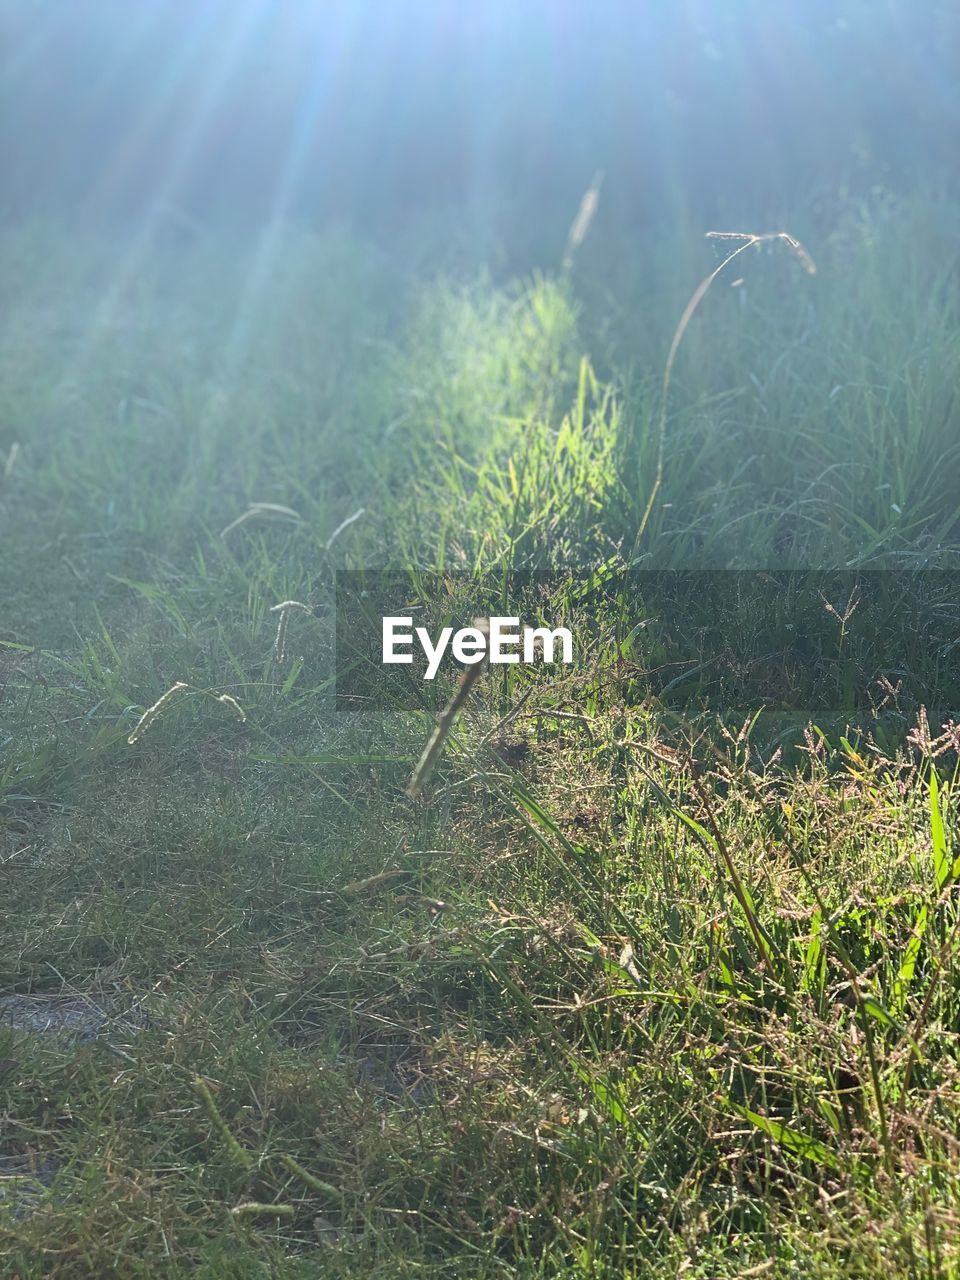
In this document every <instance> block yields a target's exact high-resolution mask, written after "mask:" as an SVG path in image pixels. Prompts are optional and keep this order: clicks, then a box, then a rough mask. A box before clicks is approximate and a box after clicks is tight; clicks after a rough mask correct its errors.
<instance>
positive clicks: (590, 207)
mask: <svg viewBox="0 0 960 1280" xmlns="http://www.w3.org/2000/svg"><path fill="white" fill-rule="evenodd" d="M602 181H603V173H602V171H601V172H599V173H597V174H595V175H594V179H593V182H592V183H591V184H590V186H589V187H588V188H587V189H586V191H585V192H584V193H583V199H582V200H581V201H580V208H579V209H578V210H577V216H576V217H575V218H574V220H573V222H572V223H571V226H570V231H569V233H568V234H567V244H566V248H565V249H564V251H563V269H564V271H569V270H570V268H571V267H572V266H573V258H574V254H575V253H576V252H577V250H578V249H579V248H580V246H581V245H582V244H583V242H584V240H586V238H587V232H588V231H589V230H590V224H591V223H592V222H593V219H594V218H595V217H596V213H597V209H598V208H599V207H600V184H601V182H602Z"/></svg>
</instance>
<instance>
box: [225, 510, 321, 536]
mask: <svg viewBox="0 0 960 1280" xmlns="http://www.w3.org/2000/svg"><path fill="white" fill-rule="evenodd" d="M263 516H266V517H268V518H274V519H280V520H293V521H294V522H295V523H297V524H300V523H301V516H300V513H299V511H294V509H293V507H283V506H281V505H280V503H279V502H251V503H250V505H249V507H247V509H246V511H244V513H243V515H241V516H237V518H236V520H231V521H230V523H229V524H228V525H227V526H226V528H224V529H221V530H220V537H221V538H225V537H226V536H227V534H228V533H230V532H232V530H234V529H237V528H239V527H240V525H242V524H246V523H247V521H248V520H256V519H258V518H260V517H263Z"/></svg>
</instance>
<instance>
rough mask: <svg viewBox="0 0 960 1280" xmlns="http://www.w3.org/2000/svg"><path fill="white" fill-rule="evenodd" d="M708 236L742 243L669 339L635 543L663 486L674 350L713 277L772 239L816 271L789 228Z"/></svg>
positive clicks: (697, 294)
mask: <svg viewBox="0 0 960 1280" xmlns="http://www.w3.org/2000/svg"><path fill="white" fill-rule="evenodd" d="M707 238H708V239H709V240H740V241H742V242H743V243H742V244H740V245H738V247H737V248H736V249H734V250H733V251H732V253H729V254H727V256H726V257H725V258H724V260H723V261H722V262H721V263H720V265H719V267H717V268H716V269H715V270H714V271H711V272H710V274H709V275H708V276H707V277H706V278H705V279H703V280H701V281H700V283H699V284H698V285H697V287H696V289H694V291H693V293H692V294H691V296H690V301H689V302H688V303H687V305H686V306H685V307H684V309H683V315H682V316H681V317H680V320H679V322H678V323H677V327H676V329H674V331H673V339H672V340H671V342H670V351H669V353H668V355H667V363H666V364H665V365H664V368H663V385H662V387H661V390H660V429H659V438H658V443H657V470H656V474H655V476H654V481H653V488H652V489H651V491H650V497H649V498H648V500H647V505H646V508H645V510H644V513H643V518H642V520H641V521H640V528H639V530H638V532H637V542H639V541H640V539H641V538H642V537H643V533H644V530H645V529H646V527H647V522H648V521H649V519H650V513H651V512H652V510H653V504H654V502H655V501H656V498H657V494H658V493H659V492H660V489H661V488H662V486H663V451H664V444H665V442H666V436H667V398H668V395H669V393H670V379H671V377H672V375H673V364H674V361H675V360H676V358H677V352H678V351H679V349H680V343H681V342H682V341H683V336H684V334H685V333H686V332H687V328H688V326H689V324H690V321H691V320H692V319H693V317H694V314H695V313H696V310H697V307H699V305H700V303H701V302H702V301H703V299H704V297H705V296H706V294H707V290H708V289H709V288H710V286H711V285H712V284H713V282H714V280H716V278H717V276H718V275H720V273H721V272H722V271H724V270H725V269H726V268H727V267H728V266H729V265H730V263H731V262H733V260H734V258H738V257H739V256H740V254H741V253H744V252H745V251H746V250H747V249H752V248H753V246H754V245H758V244H767V243H769V242H770V241H772V240H778V241H781V242H782V243H783V244H785V245H786V246H787V248H788V249H789V250H790V251H791V253H793V254H794V256H795V257H796V258H797V259H798V260H799V262H800V265H801V266H802V267H803V269H804V271H806V273H807V275H811V276H812V275H816V273H817V267H816V263H815V262H814V261H813V258H811V256H810V254H809V253H807V251H806V249H805V248H804V247H803V245H802V244H801V243H800V241H799V240H797V239H796V237H795V236H792V235H790V233H789V231H766V232H763V233H762V234H756V233H754V232H752V231H708V232H707Z"/></svg>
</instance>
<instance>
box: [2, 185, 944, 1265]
mask: <svg viewBox="0 0 960 1280" xmlns="http://www.w3.org/2000/svg"><path fill="white" fill-rule="evenodd" d="M957 225H958V210H957V208H956V206H955V205H954V204H952V203H951V202H950V200H949V199H948V198H946V197H939V196H937V195H936V194H935V193H930V192H925V193H918V194H917V195H916V196H915V197H911V198H909V199H893V198H888V199H881V198H880V197H879V196H877V197H876V198H875V199H872V200H870V201H868V202H865V203H862V204H861V203H855V202H853V201H851V202H850V203H849V205H848V206H846V207H843V208H841V209H839V210H836V211H834V213H833V215H832V216H831V217H830V218H829V219H828V220H820V221H818V220H816V219H814V218H813V216H812V214H811V217H810V221H809V225H808V226H802V225H798V226H791V227H790V228H789V230H790V231H791V232H793V233H795V234H796V235H797V236H798V237H799V239H800V240H801V241H802V242H803V243H804V245H805V246H806V248H807V249H808V250H809V252H810V254H811V255H812V256H813V258H814V259H815V261H816V266H817V271H816V274H815V275H811V274H809V273H808V272H807V271H805V270H804V269H803V264H802V263H801V262H799V261H798V259H797V257H796V255H795V254H793V253H791V252H790V250H789V248H788V247H786V246H784V244H783V243H780V242H771V243H765V244H762V245H757V246H754V247H752V248H750V249H749V250H748V251H747V252H745V253H744V254H743V255H741V257H740V258H739V259H738V260H737V262H736V264H732V265H731V268H729V269H728V270H726V271H725V272H723V273H722V274H721V275H720V276H719V277H718V278H717V280H716V282H715V283H714V285H713V287H712V289H711V291H710V292H709V293H708V294H707V295H706V297H705V298H704V299H703V301H702V302H701V304H700V306H699V308H698V309H697V310H696V313H695V315H694V316H693V318H692V320H691V322H690V325H689V327H688V328H687V330H686V332H685V333H684V335H683V340H682V343H681V345H680V347H679V349H678V351H677V355H676V360H675V362H674V365H673V368H672V376H671V380H670V386H669V397H668V399H667V401H666V402H664V401H663V372H664V367H665V363H666V361H667V357H668V352H669V350H670V344H671V338H672V337H673V335H674V333H675V331H676V325H677V322H678V320H679V319H680V317H681V314H682V313H683V309H684V306H685V305H686V303H687V302H688V300H689V299H690V297H691V295H692V294H693V292H694V290H695V288H696V287H697V285H698V283H699V282H700V281H701V280H702V279H704V278H705V277H706V276H707V274H708V273H709V272H710V271H712V270H713V269H714V268H715V267H716V266H717V265H719V263H720V262H721V261H722V259H723V255H724V253H725V252H728V251H729V249H728V245H727V242H718V241H713V240H704V239H702V233H703V232H704V231H705V230H707V229H708V228H706V227H699V228H697V227H690V226H686V225H684V224H682V223H680V222H678V223H676V224H674V225H672V226H668V227H664V228H663V229H662V230H660V231H656V232H654V231H653V230H648V231H646V232H644V233H643V234H642V235H640V234H638V235H637V236H636V237H634V238H632V239H631V240H627V239H626V238H625V239H624V240H623V242H622V243H615V242H611V241H610V240H609V239H607V240H605V241H601V240H599V239H591V238H587V239H586V241H585V242H584V244H583V246H582V247H581V248H580V249H579V250H578V252H577V254H576V255H575V256H574V258H573V261H572V265H570V267H569V269H566V270H564V269H562V268H561V267H560V265H559V263H558V264H557V265H556V266H555V267H554V268H551V269H544V270H543V271H542V272H541V273H539V274H536V275H525V276H524V277H523V278H521V279H516V278H511V277H510V275H509V272H508V271H506V270H504V271H501V272H500V273H499V274H497V272H496V271H494V270H492V269H490V268H485V267H484V266H483V264H482V261H481V259H484V258H485V257H486V255H485V254H484V253H480V252H479V251H477V250H476V249H475V248H474V247H473V246H472V245H471V242H470V239H469V237H468V236H466V235H465V234H464V235H461V234H460V233H458V228H457V225H456V224H455V222H453V221H451V222H450V223H449V225H442V226H440V227H439V228H438V226H437V225H432V226H430V227H427V228H422V227H421V228H419V229H417V228H416V227H412V228H411V229H409V230H408V231H407V232H406V233H404V236H403V237H401V238H400V239H399V241H397V242H395V243H393V244H392V245H391V246H390V248H389V250H388V249H386V248H384V247H383V246H382V245H379V244H376V243H374V242H372V241H369V242H365V241H363V240H361V239H358V238H357V237H355V236H354V235H352V234H350V233H348V232H346V231H342V232H336V231H325V232H317V231H313V232H311V231H308V230H306V229H303V228H298V227H296V226H293V225H291V226H287V227H281V228H280V229H278V230H277V231H276V232H275V234H274V235H273V236H272V237H267V238H266V239H264V240H255V239H244V238H243V237H242V236H241V235H240V234H239V233H238V235H237V237H236V238H235V239H233V240H231V239H230V238H229V237H224V236H219V237H218V238H216V239H214V238H213V237H208V236H207V235H206V234H205V232H204V230H203V227H202V226H201V227H198V228H195V229H193V230H191V231H185V230H183V229H182V228H179V227H176V226H174V227H172V228H170V229H169V234H167V233H166V231H164V232H163V234H157V235H152V234H151V235H150V236H148V235H147V234H146V233H144V234H143V235H141V236H140V237H139V238H138V237H136V236H134V235H132V236H131V237H130V238H129V239H128V240H125V241H124V240H120V241H118V240H116V239H111V238H108V237H106V236H98V235H96V234H94V233H90V234H89V235H87V236H83V235H79V236H78V235H77V234H76V233H75V232H72V233H71V234H69V235H68V234H67V233H66V232H65V231H64V230H63V229H62V228H61V227H59V226H58V225H57V223H56V222H51V223H50V224H49V225H41V224H38V223H35V224H31V225H29V226H28V227H26V228H23V227H21V228H20V229H16V228H9V229H7V230H5V231H4V232H3V233H2V237H0V276H2V278H3V279H4V281H5V285H6V292H7V305H6V312H5V315H4V318H3V323H2V333H0V545H2V548H3V551H2V559H0V600H2V613H0V887H2V893H0V912H2V917H3V923H2V929H0V1255H2V1257H3V1259H4V1261H3V1264H2V1269H3V1273H4V1274H5V1275H10V1276H20V1277H34V1276H40V1275H53V1276H93V1277H109V1276H118V1277H134V1276H160V1275H162V1276H186V1275H191V1276H209V1277H218V1278H219V1277H225V1276H237V1277H253V1276H258V1277H259V1276H264V1277H265V1276H281V1277H290V1278H291V1280H292V1278H293V1277H307V1276H311V1277H312V1276H324V1277H326V1276H330V1277H373V1276H376V1277H394V1276H396V1277H407V1276H409V1277H413V1276H429V1277H451V1280H452V1278H453V1277H464V1278H466V1277H500V1276H508V1275H517V1276H531V1277H532V1276H554V1275H565V1276H566V1275H569V1276H571V1277H583V1278H584V1280H586V1278H587V1277H590V1278H591V1280H593V1278H599V1277H608V1276H609V1277H614V1276H618V1277H619V1276H636V1277H646V1276H649V1277H654V1276H656V1277H673V1276H680V1275H682V1276H686V1277H691V1278H692V1277H703V1278H708V1277H710V1278H713V1277H731V1278H732V1277H740V1276H764V1277H770V1278H771V1280H773V1278H776V1277H825V1278H826V1277H831V1278H832V1277H841V1276H843V1277H875V1276H878V1275H886V1276H891V1277H892V1276H900V1275H903V1276H917V1277H931V1278H932V1277H937V1278H949V1277H954V1276H960V1149H958V1141H960V1140H958V1138H957V1132H958V1119H960V1043H958V1034H960V952H958V924H960V901H958V898H957V887H956V886H957V883H958V880H957V877H958V874H960V847H958V842H957V825H958V823H957V801H956V796H957V785H958V774H957V766H956V761H957V750H958V747H960V736H958V731H957V730H956V729H955V728H953V729H950V728H948V729H947V730H946V731H943V730H941V727H940V725H939V723H937V722H936V721H935V722H934V723H933V724H932V725H927V724H926V722H925V720H924V718H923V716H922V715H921V716H920V718H919V720H918V718H917V708H916V707H913V706H905V707H903V708H900V707H899V706H897V704H896V700H895V699H894V720H893V727H892V728H889V727H888V728H887V730H886V733H885V736H884V738H883V739H882V741H881V740H880V739H875V740H871V739H870V738H869V737H868V736H866V735H861V736H860V737H857V736H854V735H849V734H843V733H842V732H841V730H842V726H840V727H839V728H838V729H837V730H836V731H834V730H833V729H827V728H824V727H823V726H821V728H823V732H820V731H818V730H817V729H814V728H809V729H808V730H807V731H806V734H805V735H803V734H801V735H800V737H799V738H798V739H797V741H796V742H795V743H794V744H793V745H794V749H793V751H792V752H788V753H787V754H785V755H782V756H780V755H778V754H777V752H776V751H775V750H774V749H773V747H772V745H771V744H770V743H768V742H765V741H759V740H756V739H755V737H754V732H753V731H751V730H750V728H749V725H745V726H744V728H743V729H742V730H740V729H739V728H738V727H736V726H735V727H733V728H731V727H730V726H726V727H724V726H722V725H714V727H713V729H712V731H711V730H708V728H705V727H704V726H703V725H701V726H700V727H699V729H698V731H697V733H696V734H695V735H692V736H691V735H690V734H689V733H686V732H685V731H684V729H683V728H682V726H680V725H678V723H677V721H676V719H675V718H671V717H668V716H666V715H664V714H662V713H661V710H660V709H659V708H658V706H657V704H656V702H655V700H651V699H649V698H645V697H643V696H642V689H641V690H639V691H638V688H637V681H636V677H635V673H633V674H632V675H631V677H630V680H629V681H627V678H626V676H624V675H623V674H622V673H619V668H617V667H616V666H614V668H613V669H612V670H611V669H610V668H609V664H607V666H605V665H604V663H603V661H602V658H603V655H602V654H600V655H599V656H598V657H597V661H596V669H588V670H586V671H583V670H578V671H576V672H572V673H569V674H566V675H563V676H562V677H561V676H557V677H555V678H554V677H551V676H550V675H549V674H547V675H546V676H544V675H543V674H538V675H537V676H536V677H535V678H534V677H531V678H530V680H529V684H528V685H524V684H523V682H522V681H520V682H519V683H516V684H514V685H510V686H509V687H508V686H506V685H504V684H503V683H502V682H498V681H497V680H496V679H495V678H494V676H493V675H492V674H491V675H487V676H484V677H483V678H482V679H481V680H480V682H479V684H478V688H477V691H476V693H475V695H474V696H473V698H472V699H471V702H470V705H469V706H468V707H467V709H466V710H465V712H464V714H463V715H462V717H461V719H460V721H459V722H458V725H457V727H456V729H455V731H454V733H453V734H452V736H451V739H450V741H449V742H448V743H447V749H446V751H445V754H444V756H443V759H442V761H441V763H440V765H439V768H438V770H437V772H436V774H435V775H434V777H433V778H432V779H431V780H430V782H429V783H428V784H427V786H426V787H425V789H424V792H423V795H422V796H421V798H420V799H419V800H417V801H416V802H414V801H411V800H409V799H408V798H406V797H405V794H404V788H405V785H406V783H407V779H408V777H409V775H410V773H411V770H412V769H413V767H414V764H415V762H416V760H417V757H418V756H419V754H420V751H421V749H422V747H423V744H424V742H425V741H426V739H427V737H428V735H429V733H430V728H431V723H432V717H431V715H430V714H429V713H428V712H426V711H404V710H402V709H384V710H383V711H382V712H378V711H367V712H362V713H361V712H353V713H348V712H344V711H342V710H338V709H337V708H335V707H334V705H333V703H332V696H331V679H332V676H333V652H332V644H333V626H332V615H331V607H332V594H331V593H332V584H333V573H334V571H335V570H336V569H339V568H358V567H361V566H366V567H378V568H399V569H403V568H409V567H411V566H419V567H421V568H423V569H443V570H445V571H453V570H456V571H461V572H465V573H470V574H478V573H481V572H485V571H490V570H492V571H500V570H501V569H503V568H504V567H509V568H515V569H528V568H538V569H552V570H556V571H561V570H565V569H569V568H571V567H579V568H592V567H594V566H596V565H598V564H601V563H605V564H615V565H621V566H626V567H633V568H637V567H639V568H697V569H701V568H708V567H710V568H738V569H754V568H764V569H772V568H792V569H810V568H842V569H890V570H894V569H896V570H901V571H907V570H910V571H913V570H919V569H934V568H936V569H956V568H957V567H958V563H960V484H958V476H960V434H958V425H960V414H958V387H960V323H958V321H960V276H958V261H960V258H958V248H960V242H958V239H957V232H956V227H957ZM724 229H725V230H738V231H739V230H744V231H748V232H755V233H759V232H767V231H770V230H779V228H770V227H746V228H740V227H733V228H724ZM441 233H442V234H441ZM438 245H442V249H441V250H440V256H439V258H438V249H437V246H438ZM738 280H739V283H736V284H735V282H736V281H738ZM733 284H735V287H730V286H731V285H733ZM661 449H662V461H663V472H662V485H661V486H660V487H659V489H658V490H657V491H656V492H655V496H654V502H653V504H652V506H651V507H650V513H649V518H648V519H645V513H646V511H647V507H648V502H649V499H650V497H651V492H652V491H653V490H654V484H655V480H656V476H657V463H658V457H659V456H661ZM255 504H272V507H270V508H264V507H257V506H256V505H255ZM277 507H279V508H281V509H280V510H277V509H276V508H277ZM290 599H294V600H299V601H302V602H305V603H306V604H307V605H308V607H309V610H312V613H311V612H303V611H295V612H294V613H292V614H291V616H290V618H289V622H288V626H287V635H286V643H285V649H286V654H285V661H283V662H282V663H280V662H278V661H277V659H276V652H275V633H276V629H277V613H276V612H271V609H272V608H273V607H274V606H275V605H276V604H278V603H280V602H283V601H286V600H290ZM880 639H881V641H882V637H881V638H880ZM955 660H956V659H955V657H954V658H953V661H955ZM175 682H184V684H185V685H186V686H187V687H186V688H184V689H181V690H179V691H178V692H177V693H175V694H174V695H172V696H171V698H170V700H169V701H168V702H166V703H165V704H164V705H163V707H161V708H160V711H159V713H158V714H157V716H156V718H155V719H153V721H152V723H150V724H149V725H147V726H146V727H145V728H144V729H143V732H142V733H141V734H140V735H139V736H138V737H137V739H136V741H135V742H134V743H133V744H132V745H131V744H130V743H129V742H128V737H129V736H131V735H133V736H136V735H134V729H135V726H137V724H138V721H139V720H140V718H141V717H142V716H143V714H144V712H145V711H146V710H147V708H150V707H151V706H153V705H154V704H156V703H157V701H158V699H160V697H161V695H163V694H164V693H165V691H167V690H169V689H170V688H171V687H172V686H173V685H174V684H175ZM225 697H226V698H228V699H229V701H224V698H225ZM522 699H525V700H523V701H522V705H521V700H522ZM511 711H515V712H516V714H515V716H514V717H513V718H512V719H506V720H505V717H509V715H510V713H511Z"/></svg>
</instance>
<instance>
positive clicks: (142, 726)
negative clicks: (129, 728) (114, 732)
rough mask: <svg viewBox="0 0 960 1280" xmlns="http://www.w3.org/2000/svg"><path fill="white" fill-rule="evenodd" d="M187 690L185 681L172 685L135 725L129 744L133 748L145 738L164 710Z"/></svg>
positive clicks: (128, 739)
mask: <svg viewBox="0 0 960 1280" xmlns="http://www.w3.org/2000/svg"><path fill="white" fill-rule="evenodd" d="M187 688H189V685H187V684H185V683H184V681H183V680H178V681H177V682H176V684H173V685H171V686H170V688H169V689H168V690H167V692H166V693H164V694H162V695H161V696H160V697H159V698H158V699H157V700H156V702H155V703H154V704H153V706H152V707H147V709H146V711H145V712H144V713H143V715H142V716H141V717H140V719H139V720H138V721H137V723H136V724H135V725H134V727H133V732H132V733H131V734H130V736H129V737H128V738H127V742H128V743H129V745H130V746H131V747H132V746H133V744H134V743H135V742H137V741H138V740H139V739H140V738H141V737H142V736H143V734H144V733H146V731H147V730H148V729H149V728H150V726H151V725H152V724H153V722H154V721H155V720H156V719H157V717H158V716H159V715H160V714H161V712H162V711H163V710H164V708H166V707H167V706H169V704H170V702H171V701H172V699H173V698H175V697H176V696H177V694H178V693H180V692H181V690H183V689H187Z"/></svg>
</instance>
